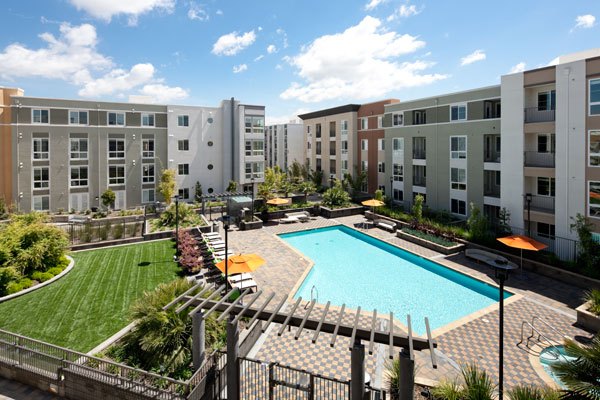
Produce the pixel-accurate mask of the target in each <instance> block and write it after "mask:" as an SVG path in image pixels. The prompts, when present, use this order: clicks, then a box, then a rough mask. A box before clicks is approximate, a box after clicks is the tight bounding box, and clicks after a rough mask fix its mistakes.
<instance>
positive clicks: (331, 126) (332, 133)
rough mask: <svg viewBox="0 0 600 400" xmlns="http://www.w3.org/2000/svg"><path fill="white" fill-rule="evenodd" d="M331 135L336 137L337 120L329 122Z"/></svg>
mask: <svg viewBox="0 0 600 400" xmlns="http://www.w3.org/2000/svg"><path fill="white" fill-rule="evenodd" d="M329 137H335V121H331V122H330V123H329Z"/></svg>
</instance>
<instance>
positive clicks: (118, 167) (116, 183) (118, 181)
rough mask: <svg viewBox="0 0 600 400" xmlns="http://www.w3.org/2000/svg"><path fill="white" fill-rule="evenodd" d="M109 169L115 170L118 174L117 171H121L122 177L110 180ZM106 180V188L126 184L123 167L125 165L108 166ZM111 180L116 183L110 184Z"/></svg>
mask: <svg viewBox="0 0 600 400" xmlns="http://www.w3.org/2000/svg"><path fill="white" fill-rule="evenodd" d="M111 168H115V170H116V171H117V172H118V171H119V169H123V177H118V176H117V177H114V178H111V177H110V170H111ZM106 177H107V179H108V186H123V185H125V183H126V182H127V179H126V178H127V169H126V167H125V164H114V165H109V166H108V174H107V175H106ZM111 179H113V180H117V181H116V182H113V183H111ZM121 179H122V180H123V182H120V180H121Z"/></svg>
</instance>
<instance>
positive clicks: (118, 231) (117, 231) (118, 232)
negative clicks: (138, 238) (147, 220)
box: [112, 224, 123, 239]
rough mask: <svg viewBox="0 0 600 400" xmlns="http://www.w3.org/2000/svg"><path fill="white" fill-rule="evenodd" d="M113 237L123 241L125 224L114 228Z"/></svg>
mask: <svg viewBox="0 0 600 400" xmlns="http://www.w3.org/2000/svg"><path fill="white" fill-rule="evenodd" d="M112 236H113V238H114V239H121V238H122V237H123V224H116V225H115V226H114V227H113V230H112Z"/></svg>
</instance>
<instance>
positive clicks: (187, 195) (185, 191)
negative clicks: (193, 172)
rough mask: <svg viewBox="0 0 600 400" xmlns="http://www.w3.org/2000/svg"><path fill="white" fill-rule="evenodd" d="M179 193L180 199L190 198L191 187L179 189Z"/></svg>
mask: <svg viewBox="0 0 600 400" xmlns="http://www.w3.org/2000/svg"><path fill="white" fill-rule="evenodd" d="M177 194H178V195H179V200H187V199H189V198H190V189H189V188H182V189H179V191H178V192H177Z"/></svg>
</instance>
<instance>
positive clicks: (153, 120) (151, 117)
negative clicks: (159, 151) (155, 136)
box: [140, 113, 156, 128]
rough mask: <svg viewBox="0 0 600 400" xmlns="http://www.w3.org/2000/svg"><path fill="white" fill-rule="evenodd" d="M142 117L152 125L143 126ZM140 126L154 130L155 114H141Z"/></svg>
mask: <svg viewBox="0 0 600 400" xmlns="http://www.w3.org/2000/svg"><path fill="white" fill-rule="evenodd" d="M144 117H147V118H148V122H150V121H152V124H150V123H148V124H147V125H146V124H144ZM140 125H141V126H142V127H145V128H154V127H156V114H155V113H142V115H141V116H140Z"/></svg>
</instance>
